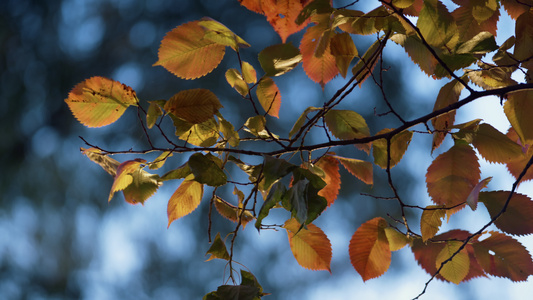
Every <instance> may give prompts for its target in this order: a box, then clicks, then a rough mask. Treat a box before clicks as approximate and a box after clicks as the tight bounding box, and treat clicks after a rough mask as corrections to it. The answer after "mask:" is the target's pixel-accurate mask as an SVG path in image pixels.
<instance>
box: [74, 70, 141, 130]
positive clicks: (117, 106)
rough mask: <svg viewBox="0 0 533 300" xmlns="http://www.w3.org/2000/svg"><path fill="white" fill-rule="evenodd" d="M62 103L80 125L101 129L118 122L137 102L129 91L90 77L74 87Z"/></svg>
mask: <svg viewBox="0 0 533 300" xmlns="http://www.w3.org/2000/svg"><path fill="white" fill-rule="evenodd" d="M65 102H66V103H67V105H68V107H69V108H70V110H71V111H72V114H73V115H74V117H76V119H78V121H80V123H81V124H83V125H85V126H87V127H101V126H105V125H109V124H111V123H113V122H115V121H116V120H118V118H120V116H122V114H123V113H124V111H126V108H128V106H130V105H137V102H138V100H137V96H136V95H135V91H134V90H132V89H131V87H129V86H127V85H124V84H122V83H120V82H118V81H114V80H111V79H107V78H104V77H92V78H89V79H87V80H85V81H83V82H81V83H78V84H77V85H76V86H75V87H74V88H73V89H72V91H70V93H69V94H68V98H67V99H65Z"/></svg>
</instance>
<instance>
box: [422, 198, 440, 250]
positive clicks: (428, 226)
mask: <svg viewBox="0 0 533 300" xmlns="http://www.w3.org/2000/svg"><path fill="white" fill-rule="evenodd" d="M439 208H442V206H437V205H429V206H426V209H425V210H424V211H423V212H422V218H421V219H420V232H421V233H422V241H424V242H426V241H427V240H429V239H430V238H432V237H434V236H435V235H436V234H437V232H439V229H440V226H441V225H442V218H444V216H445V215H446V211H445V210H444V209H439Z"/></svg>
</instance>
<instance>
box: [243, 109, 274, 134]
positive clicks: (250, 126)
mask: <svg viewBox="0 0 533 300" xmlns="http://www.w3.org/2000/svg"><path fill="white" fill-rule="evenodd" d="M265 125H266V119H265V117H264V116H261V115H258V116H253V117H250V118H248V120H246V123H244V126H245V128H244V130H246V131H248V132H249V133H251V134H253V135H255V136H259V137H263V138H269V137H270V135H269V134H268V132H267V131H266V129H265Z"/></svg>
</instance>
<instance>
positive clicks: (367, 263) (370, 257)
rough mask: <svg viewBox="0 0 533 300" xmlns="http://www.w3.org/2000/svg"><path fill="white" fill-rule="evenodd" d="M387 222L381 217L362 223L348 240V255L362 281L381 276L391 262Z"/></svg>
mask: <svg viewBox="0 0 533 300" xmlns="http://www.w3.org/2000/svg"><path fill="white" fill-rule="evenodd" d="M386 227H388V224H387V221H385V219H383V218H381V217H377V218H374V219H372V220H370V221H367V222H365V223H363V224H362V225H361V226H360V227H359V228H358V229H357V231H355V233H354V235H353V236H352V239H351V240H350V246H349V255H350V261H351V262H352V265H353V267H354V268H355V270H356V271H357V273H359V275H361V277H362V278H363V281H367V280H369V279H372V278H376V277H379V276H381V275H383V274H384V273H385V272H386V271H387V270H388V269H389V265H390V262H391V252H390V248H389V241H388V239H387V235H386V233H385V228H386Z"/></svg>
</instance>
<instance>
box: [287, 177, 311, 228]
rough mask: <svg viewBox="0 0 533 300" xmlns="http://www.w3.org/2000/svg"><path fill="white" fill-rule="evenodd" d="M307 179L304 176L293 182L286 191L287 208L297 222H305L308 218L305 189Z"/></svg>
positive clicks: (306, 187)
mask: <svg viewBox="0 0 533 300" xmlns="http://www.w3.org/2000/svg"><path fill="white" fill-rule="evenodd" d="M308 186H309V180H307V179H306V178H304V179H302V180H299V181H297V182H296V183H294V184H293V185H292V186H291V187H290V189H289V190H288V191H287V201H288V203H289V205H288V208H289V209H288V210H289V211H290V212H291V216H292V217H293V218H295V219H296V221H298V222H299V223H302V224H305V223H306V222H307V219H308V213H307V208H308V205H309V201H308V199H307V189H308Z"/></svg>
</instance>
